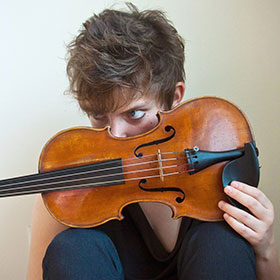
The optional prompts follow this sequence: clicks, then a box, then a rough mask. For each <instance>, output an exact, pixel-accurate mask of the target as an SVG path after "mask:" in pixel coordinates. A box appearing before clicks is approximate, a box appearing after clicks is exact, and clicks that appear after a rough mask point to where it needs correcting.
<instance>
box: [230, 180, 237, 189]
mask: <svg viewBox="0 0 280 280" xmlns="http://www.w3.org/2000/svg"><path fill="white" fill-rule="evenodd" d="M230 185H231V186H232V187H234V188H237V187H238V183H237V182H236V181H232V182H231V184H230Z"/></svg>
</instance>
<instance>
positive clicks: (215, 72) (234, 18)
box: [0, 0, 280, 279]
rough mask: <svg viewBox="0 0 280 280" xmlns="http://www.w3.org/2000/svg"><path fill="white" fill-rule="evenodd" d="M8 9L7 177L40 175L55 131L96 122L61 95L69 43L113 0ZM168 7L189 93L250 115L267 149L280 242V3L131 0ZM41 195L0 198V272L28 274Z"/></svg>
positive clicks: (2, 21)
mask: <svg viewBox="0 0 280 280" xmlns="http://www.w3.org/2000/svg"><path fill="white" fill-rule="evenodd" d="M2 2H3V3H1V9H0V34H1V44H0V61H1V68H0V79H1V89H0V127H1V137H0V155H1V156H0V178H8V177H14V176H20V175H25V174H29V173H35V172H36V171H37V161H38V157H39V154H40V151H41V149H42V146H43V145H44V143H45V142H46V141H47V140H48V138H49V137H51V136H52V135H53V134H54V133H56V132H57V131H59V130H61V129H63V128H68V127H72V126H75V125H88V121H87V119H86V117H85V116H84V115H83V114H82V113H81V112H80V111H79V110H78V108H77V106H76V104H75V103H74V102H73V101H72V100H71V99H70V98H69V97H67V96H65V95H63V91H64V90H65V89H66V87H67V79H66V76H65V62H64V60H63V58H64V55H65V47H64V44H65V43H66V42H68V41H69V40H70V38H71V37H72V35H73V34H76V32H77V30H78V29H79V27H80V24H81V22H82V21H84V20H85V19H86V18H87V17H89V16H90V15H91V13H92V12H99V11H100V10H102V9H103V8H104V7H108V6H109V5H111V4H112V3H113V1H102V0H96V1H86V0H83V1H73V0H70V1H69V0H67V1H66V0H61V1H55V0H49V1H35V0H26V1H19V0H12V1H2ZM132 2H133V3H135V4H137V5H138V4H139V7H141V8H161V9H163V10H165V11H167V13H168V15H169V17H170V18H171V20H172V21H173V22H174V23H175V25H176V26H177V28H178V30H179V32H180V33H181V34H182V35H183V37H184V38H185V40H186V55H187V63H186V71H187V95H186V98H191V97H196V96H201V95H215V96H220V97H223V98H226V99H229V100H231V101H232V102H234V103H235V104H237V105H238V106H239V107H240V108H241V109H242V110H243V111H244V112H245V113H246V115H247V116H248V118H249V120H250V122H251V125H252V127H253V130H254V132H255V136H256V141H257V145H258V147H259V149H260V161H261V164H262V169H261V185H260V187H261V189H262V190H263V191H264V192H265V193H266V194H267V196H268V197H269V198H270V199H271V200H272V202H273V203H274V206H275V212H276V222H275V233H276V236H277V242H278V246H279V247H280V239H279V238H280V235H279V232H280V222H279V214H278V213H279V210H280V204H279V196H280V187H279V181H280V172H279V171H280V170H279V164H278V159H279V157H280V153H279V143H280V132H279V119H280V113H279V109H280V95H279V92H280V79H279V73H280V55H279V49H280V39H279V34H280V32H279V31H280V30H279V27H280V17H279V14H280V2H279V1H278V0H267V1H261V0H235V1H225V0H204V1H202V0H201V1H197V0H178V1H168V0H164V1H159V0H157V1H156V0H153V1H146V0H138V1H132ZM33 200H34V196H26V197H16V198H6V199H1V200H0V223H1V230H0V278H1V279H24V275H25V272H26V264H27V255H28V242H29V229H30V223H31V219H30V216H31V209H32V204H33Z"/></svg>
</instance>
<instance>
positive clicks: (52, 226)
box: [28, 3, 280, 280]
mask: <svg viewBox="0 0 280 280" xmlns="http://www.w3.org/2000/svg"><path fill="white" fill-rule="evenodd" d="M127 6H128V8H129V9H128V10H127V11H118V10H113V9H106V10H104V11H103V12H101V13H100V14H99V15H93V16H92V17H91V18H90V19H88V20H87V21H86V22H85V23H84V24H83V28H82V29H81V31H80V33H79V35H78V36H77V37H76V38H75V39H74V40H73V41H72V42H71V43H70V44H69V46H68V64H67V73H68V76H69V80H70V90H69V91H70V92H71V93H73V94H74V96H75V97H76V99H77V100H78V102H79V105H80V107H81V109H82V110H83V111H84V112H86V114H87V115H88V116H89V119H90V122H91V125H92V127H94V128H103V127H105V126H109V129H110V133H111V134H112V135H113V136H115V137H129V136H136V135H138V134H142V133H145V132H147V131H149V130H151V129H152V128H154V127H155V126H156V125H157V124H158V118H157V116H156V114H157V112H158V111H159V110H170V109H172V108H174V107H176V106H177V105H178V104H179V103H180V102H181V100H182V98H183V96H184V92H185V83H184V80H185V72H184V42H183V39H182V38H181V37H180V35H179V34H178V33H177V31H176V29H175V28H174V27H173V25H172V23H171V22H170V21H169V20H168V19H167V18H166V16H165V14H164V13H163V12H161V11H158V10H146V11H139V10H138V9H137V8H136V7H135V6H134V5H133V4H131V3H128V4H127ZM225 192H226V194H227V195H229V196H230V197H232V198H234V199H236V200H237V201H239V202H240V203H241V204H243V205H244V206H246V207H247V208H249V210H250V211H251V213H248V212H245V211H243V210H242V209H239V208H236V207H234V206H232V205H230V204H229V203H228V202H225V201H220V202H219V205H218V207H219V208H220V209H221V210H222V211H224V219H225V221H223V222H202V221H198V220H195V219H191V218H187V217H183V218H180V219H178V220H174V219H172V218H171V215H172V213H171V210H170V208H169V207H168V206H166V205H164V204H159V203H152V202H146V203H144V202H142V203H137V204H131V205H129V206H127V207H125V208H124V210H123V214H124V216H125V218H124V219H123V220H122V221H118V220H112V221H109V222H107V223H105V224H103V225H100V226H97V227H94V228H88V229H74V228H68V227H66V226H64V225H62V224H60V223H58V222H57V221H56V220H55V219H54V218H53V217H52V216H51V215H50V214H49V213H48V211H47V210H46V208H45V206H44V204H43V201H42V198H41V197H38V198H37V199H36V202H35V206H34V211H33V220H32V234H31V245H30V257H29V266H28V279H29V280H35V279H36V280H38V279H42V278H43V279H52V280H56V279H63V280H65V279H67V280H70V279H98V280H100V279H256V277H257V278H258V279H270V280H272V279H279V278H277V277H279V275H280V269H279V263H278V256H277V249H276V245H275V240H274V235H273V221H274V211H273V205H272V203H271V202H270V201H269V199H268V198H267V197H266V196H265V195H264V193H263V192H262V191H261V190H260V189H257V188H254V187H251V186H248V185H246V184H244V183H241V182H236V181H234V182H232V183H231V185H230V186H227V187H226V188H225ZM172 277H173V278H172Z"/></svg>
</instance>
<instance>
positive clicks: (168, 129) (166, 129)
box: [134, 125, 176, 158]
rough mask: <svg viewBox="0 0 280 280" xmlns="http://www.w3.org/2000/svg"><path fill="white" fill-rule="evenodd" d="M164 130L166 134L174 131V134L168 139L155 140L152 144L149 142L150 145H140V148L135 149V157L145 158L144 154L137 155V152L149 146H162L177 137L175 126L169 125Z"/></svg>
mask: <svg viewBox="0 0 280 280" xmlns="http://www.w3.org/2000/svg"><path fill="white" fill-rule="evenodd" d="M164 130H165V131H166V132H169V131H172V134H171V135H169V136H168V137H166V138H163V139H158V140H154V141H152V142H148V143H145V144H141V145H139V146H138V147H136V148H135V149H134V155H135V156H136V157H138V158H141V157H142V156H143V154H142V153H138V154H137V151H138V150H139V149H140V148H143V147H147V146H153V145H158V144H160V143H164V142H167V141H169V140H170V139H172V138H173V137H174V136H175V133H176V131H175V128H174V127H173V126H171V125H167V126H166V127H165V128H164Z"/></svg>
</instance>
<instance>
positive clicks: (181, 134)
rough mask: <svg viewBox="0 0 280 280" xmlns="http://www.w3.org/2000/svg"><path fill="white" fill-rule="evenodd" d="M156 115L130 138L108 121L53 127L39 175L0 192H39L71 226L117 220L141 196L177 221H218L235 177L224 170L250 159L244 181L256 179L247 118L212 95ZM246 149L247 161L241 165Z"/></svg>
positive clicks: (6, 184) (1, 186)
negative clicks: (143, 130) (114, 132)
mask: <svg viewBox="0 0 280 280" xmlns="http://www.w3.org/2000/svg"><path fill="white" fill-rule="evenodd" d="M157 116H158V119H159V122H158V124H157V126H156V127H154V128H153V129H152V130H150V131H148V132H146V133H144V134H141V135H137V136H133V137H127V138H118V137H114V136H113V135H112V134H111V133H110V127H108V126H107V127H105V128H103V129H95V128H90V127H75V128H71V129H65V130H63V131H61V132H59V133H57V134H56V135H55V136H54V137H52V138H51V139H50V140H49V141H48V142H47V143H46V145H45V146H44V148H43V150H42V152H41V155H40V159H39V173H38V174H33V175H27V176H21V177H18V178H11V179H5V180H1V181H0V197H7V196H15V195H25V194H34V193H41V194H42V197H43V200H44V203H45V206H46V208H47V209H48V210H49V212H50V213H51V215H52V216H53V217H54V218H55V219H56V220H57V221H59V222H60V223H62V224H65V225H67V226H71V227H82V228H86V227H94V226H97V225H100V224H103V223H105V222H107V221H109V220H112V219H118V220H121V219H123V216H122V210H123V208H124V207H125V206H126V205H129V204H131V203H137V202H145V201H149V202H158V203H163V204H165V205H168V206H169V207H170V208H171V209H172V212H173V218H175V219H177V218H179V217H182V216H188V217H192V218H196V219H200V220H203V221H219V220H222V219H223V216H222V215H223V213H222V211H221V210H220V209H219V208H218V206H217V204H218V202H219V201H220V200H226V199H227V197H226V195H225V194H224V191H223V187H224V186H225V185H226V184H228V183H230V181H231V180H232V179H236V178H235V177H234V178H232V179H231V178H230V176H228V174H230V173H231V172H233V173H234V172H235V171H236V169H238V172H235V173H240V174H245V177H246V176H247V175H246V174H249V173H250V172H247V170H246V172H244V168H245V169H246V168H247V167H248V168H250V166H251V165H253V167H252V168H253V169H252V170H253V172H251V173H252V174H253V175H252V176H251V175H250V176H251V177H252V178H251V180H249V181H248V183H251V184H253V185H255V186H257V184H258V179H259V178H258V177H259V174H258V167H259V166H258V162H257V160H256V157H257V150H256V149H255V148H254V147H255V146H254V138H253V135H252V131H251V128H250V125H249V123H248V121H247V119H246V117H245V116H244V114H243V113H242V112H241V111H240V109H239V108H238V107H236V106H235V105H233V104H232V103H230V102H229V101H226V100H224V99H221V98H217V97H201V98H195V99H191V100H188V101H186V102H184V103H182V104H181V105H179V106H177V107H176V108H174V109H173V110H170V111H160V112H158V115H157ZM246 143H247V146H246V145H245V144H246ZM248 143H251V144H250V145H249V144H248ZM252 143H253V144H252ZM244 145H245V146H244ZM248 147H249V148H250V147H251V149H249V150H248ZM252 147H253V148H252ZM246 151H247V152H246ZM245 152H246V153H245ZM250 153H251V154H252V153H253V157H252V156H251V158H254V161H253V164H251V163H248V162H245V163H244V164H243V165H240V162H241V160H240V158H244V159H245V158H246V157H247V158H249V156H248V155H249V154H250ZM244 154H246V157H245V156H244ZM242 160H243V159H242ZM235 161H236V163H235V164H231V163H233V162H235ZM243 161H244V160H243ZM225 170H227V171H228V172H225ZM240 170H241V172H240ZM224 173H227V174H224ZM251 173H250V174H251ZM242 176H243V175H242ZM242 176H241V179H242ZM237 179H240V178H239V177H237ZM227 180H228V181H227ZM244 180H245V181H246V178H245V179H244ZM252 180H253V181H252Z"/></svg>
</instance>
